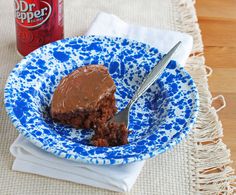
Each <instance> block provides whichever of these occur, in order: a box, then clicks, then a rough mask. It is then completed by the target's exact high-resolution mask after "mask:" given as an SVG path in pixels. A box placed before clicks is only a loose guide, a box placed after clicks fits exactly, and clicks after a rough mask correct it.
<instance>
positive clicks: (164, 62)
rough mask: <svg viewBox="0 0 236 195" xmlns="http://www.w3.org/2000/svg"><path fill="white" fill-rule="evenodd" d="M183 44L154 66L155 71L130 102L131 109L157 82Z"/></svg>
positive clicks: (149, 75) (177, 45)
mask: <svg viewBox="0 0 236 195" xmlns="http://www.w3.org/2000/svg"><path fill="white" fill-rule="evenodd" d="M180 44H181V41H179V42H178V43H177V44H176V45H175V46H174V47H173V48H172V49H171V50H170V51H169V52H168V53H167V54H166V55H164V57H163V58H162V59H161V60H160V61H159V62H158V63H157V64H156V65H155V66H154V68H153V70H152V71H151V72H150V73H149V74H148V76H147V77H146V78H145V79H144V81H143V82H142V84H141V85H140V87H139V88H138V90H137V91H136V93H135V94H134V96H133V98H132V99H131V100H130V102H129V104H128V106H127V107H131V106H132V105H133V103H134V102H136V100H137V99H138V98H139V97H140V96H141V95H142V94H143V93H144V92H145V91H146V90H147V89H148V88H149V87H150V86H151V85H152V84H153V83H154V82H155V81H156V80H157V78H158V77H159V76H160V75H161V74H162V72H163V71H164V69H165V68H166V66H167V65H168V64H169V62H170V60H171V57H172V56H173V54H174V53H175V51H176V49H177V48H178V47H179V45H180Z"/></svg>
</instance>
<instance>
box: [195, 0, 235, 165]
mask: <svg viewBox="0 0 236 195" xmlns="http://www.w3.org/2000/svg"><path fill="white" fill-rule="evenodd" d="M196 10H197V15H198V20H199V24H200V28H201V31H202V37H203V43H204V55H205V58H206V64H207V65H208V66H210V67H211V68H213V74H212V76H211V77H210V78H209V86H210V90H211V92H212V94H213V96H216V95H219V94H222V95H223V96H224V97H225V99H226V102H227V107H226V108H224V109H223V110H222V111H220V112H219V117H220V120H221V121H222V124H223V128H224V137H223V140H224V143H225V144H227V146H228V147H229V148H230V149H231V155H232V156H231V159H232V160H233V161H234V163H233V167H234V168H235V169H236V1H235V0H225V1H222V0H197V1H196Z"/></svg>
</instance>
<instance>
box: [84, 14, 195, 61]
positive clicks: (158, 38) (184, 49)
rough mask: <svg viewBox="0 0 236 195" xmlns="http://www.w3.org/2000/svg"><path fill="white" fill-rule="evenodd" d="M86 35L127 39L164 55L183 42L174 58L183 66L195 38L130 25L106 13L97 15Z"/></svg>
mask: <svg viewBox="0 0 236 195" xmlns="http://www.w3.org/2000/svg"><path fill="white" fill-rule="evenodd" d="M86 35H106V36H116V37H125V38H129V39H133V40H136V41H141V42H143V43H147V44H149V45H151V46H153V47H156V48H157V49H159V52H161V53H163V54H165V53H167V52H168V51H169V50H170V49H171V48H172V47H173V46H174V45H175V44H176V43H177V42H178V41H182V44H181V45H180V47H179V48H178V50H177V51H176V53H175V55H174V57H173V59H174V60H176V61H177V62H179V63H180V64H181V65H184V64H185V62H186V60H187V59H188V56H189V54H190V53H191V51H192V47H193V38H192V36H190V35H188V34H186V33H181V32H176V31H167V30H161V29H157V28H147V27H143V26H136V25H132V24H131V25H130V24H127V23H125V22H124V21H123V20H121V19H120V18H118V17H117V16H115V15H112V14H107V13H104V12H101V13H99V14H98V15H97V17H96V18H95V20H94V21H93V23H92V25H91V27H90V28H89V30H88V32H87V33H86Z"/></svg>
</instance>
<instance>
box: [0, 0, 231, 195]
mask: <svg viewBox="0 0 236 195" xmlns="http://www.w3.org/2000/svg"><path fill="white" fill-rule="evenodd" d="M13 10H14V8H13V1H5V0H0V194H3V195H8V194H9V195H16V194H17V195H18V194H20V195H32V194H34V195H37V194H47V195H54V194H55V195H65V194H68V195H73V194H82V195H87V194H99V195H108V194H109V195H110V194H118V193H115V192H110V191H106V190H103V189H98V188H93V187H89V186H85V185H80V184H75V183H71V182H66V181H59V180H56V179H50V178H46V177H42V176H37V175H32V174H26V173H19V172H14V171H11V166H12V162H13V157H12V156H11V155H10V153H9V147H10V145H11V143H12V142H13V141H14V140H15V138H16V137H17V131H16V129H15V128H14V127H13V125H12V124H11V122H10V120H9V118H8V117H7V115H6V112H5V108H4V105H3V88H4V85H5V82H6V79H7V77H8V74H9V73H10V71H11V70H12V68H13V67H14V65H15V64H16V63H17V62H18V61H19V60H20V57H19V56H18V55H17V53H16V49H15V25H14V11H13ZM99 11H105V12H109V13H113V14H115V15H117V16H119V17H120V18H121V19H123V20H125V21H126V22H128V23H133V24H138V25H144V26H149V27H158V28H163V29H169V30H178V31H181V32H186V33H189V34H191V35H192V36H193V37H194V48H193V51H192V55H191V57H190V58H189V60H188V62H187V65H186V69H187V70H188V72H189V73H190V74H191V75H192V77H193V78H194V80H195V82H196V84H197V87H198V90H199V95H200V112H199V116H198V119H197V122H196V124H195V127H194V128H193V130H192V131H191V133H190V135H189V136H188V138H187V139H186V140H185V141H183V142H182V143H181V144H179V145H178V146H176V147H175V148H174V149H172V150H170V151H168V152H166V153H164V154H162V155H159V156H157V157H156V158H153V159H150V160H147V162H146V164H145V167H144V169H143V170H142V172H141V174H140V176H139V178H138V180H137V182H136V184H135V185H134V187H133V189H132V190H131V192H129V193H127V194H135V195H143V194H153V195H154V194H164V195H168V194H174V195H178V194H179V195H185V194H220V193H222V194H233V190H234V187H233V182H234V180H235V177H234V175H233V172H234V171H233V169H232V168H231V167H230V166H229V164H230V151H229V150H228V149H227V148H226V146H225V145H224V143H223V142H222V140H221V137H222V135H223V131H222V126H221V123H220V121H219V120H218V116H217V112H216V110H215V109H214V108H213V107H211V103H212V97H211V94H210V92H209V89H208V83H207V76H208V73H207V71H206V67H205V65H204V57H203V55H202V52H203V45H202V40H201V35H200V30H199V27H198V23H197V18H196V13H195V9H194V2H193V1H191V0H181V1H177V0H172V1H171V0H165V1H163V0H148V1H146V0H114V1H111V0H86V1H85V0H65V32H66V37H71V36H77V35H82V34H83V33H84V32H86V30H87V28H88V26H89V25H90V23H91V21H92V20H93V19H94V17H95V16H96V14H97V13H98V12H99Z"/></svg>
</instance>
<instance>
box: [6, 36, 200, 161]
mask: <svg viewBox="0 0 236 195" xmlns="http://www.w3.org/2000/svg"><path fill="white" fill-rule="evenodd" d="M161 57H162V55H161V54H160V53H159V52H158V50H157V49H156V48H152V47H150V46H149V45H146V44H144V43H140V42H136V41H131V40H128V39H123V38H109V37H100V36H82V37H75V38H68V39H64V40H61V41H57V42H54V43H51V44H48V45H45V46H43V47H41V48H39V49H37V50H35V51H34V52H32V53H31V54H29V55H28V56H26V57H25V58H24V59H23V60H22V61H21V62H20V63H19V64H17V65H16V67H15V68H14V69H13V71H12V73H11V74H10V76H9V78H8V81H7V84H6V87H5V106H6V110H7V112H8V114H9V116H10V118H11V120H12V122H13V124H14V125H15V127H16V128H17V130H19V132H20V133H21V134H23V135H24V136H25V137H26V138H27V139H28V140H30V141H31V142H32V143H34V144H35V145H37V146H38V147H40V148H42V149H43V150H46V151H48V152H51V153H53V154H55V155H56V156H59V157H62V158H66V159H71V160H78V161H82V162H86V163H94V164H125V163H130V162H135V161H139V160H143V159H147V158H150V157H153V156H156V155H157V154H160V153H162V152H164V151H166V150H167V149H169V148H170V147H172V146H174V145H175V144H177V143H179V142H180V141H181V140H182V138H183V137H185V136H186V134H187V133H188V132H189V130H190V129H191V127H192V126H193V124H194V122H195V119H196V116H197V112H198V107H199V106H198V104H199V100H198V92H197V89H196V86H195V84H194V82H193V80H192V78H191V76H190V75H189V74H188V73H187V72H186V71H185V70H184V69H183V68H182V67H181V66H179V65H178V64H177V63H176V62H175V61H171V62H170V63H169V65H168V67H167V68H166V70H165V72H164V73H163V75H162V76H161V78H160V79H158V80H157V81H156V82H155V83H154V84H153V85H152V86H151V88H150V89H149V90H148V91H147V92H146V93H145V94H144V95H143V96H142V97H141V98H140V99H139V100H138V101H137V102H136V103H135V104H134V106H133V107H132V109H131V114H130V125H129V129H130V130H131V131H132V133H131V134H130V135H129V144H127V145H123V146H119V147H94V146H92V145H90V143H89V140H90V138H91V136H92V134H93V131H92V130H80V129H74V128H71V127H69V126H64V125H61V124H57V123H54V122H53V121H52V120H51V118H50V116H49V114H48V110H49V105H50V100H51V97H52V94H53V92H54V90H55V88H56V87H57V85H58V83H59V82H60V80H61V79H62V77H64V76H65V75H67V74H69V73H70V72H72V71H73V70H75V69H77V68H78V67H80V66H84V65H88V64H105V66H107V67H108V69H109V72H110V74H111V76H112V78H113V79H114V81H115V83H116V86H117V92H116V94H115V95H116V100H117V106H118V108H119V110H121V109H123V108H124V107H125V105H126V104H127V102H128V101H129V99H130V98H131V97H132V95H133V94H134V92H135V90H136V89H137V87H138V86H139V85H140V83H141V82H142V80H143V78H144V77H145V75H147V74H148V72H149V71H150V70H151V69H152V67H153V66H154V65H155V64H156V63H157V62H158V61H159V60H160V59H161Z"/></svg>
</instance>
